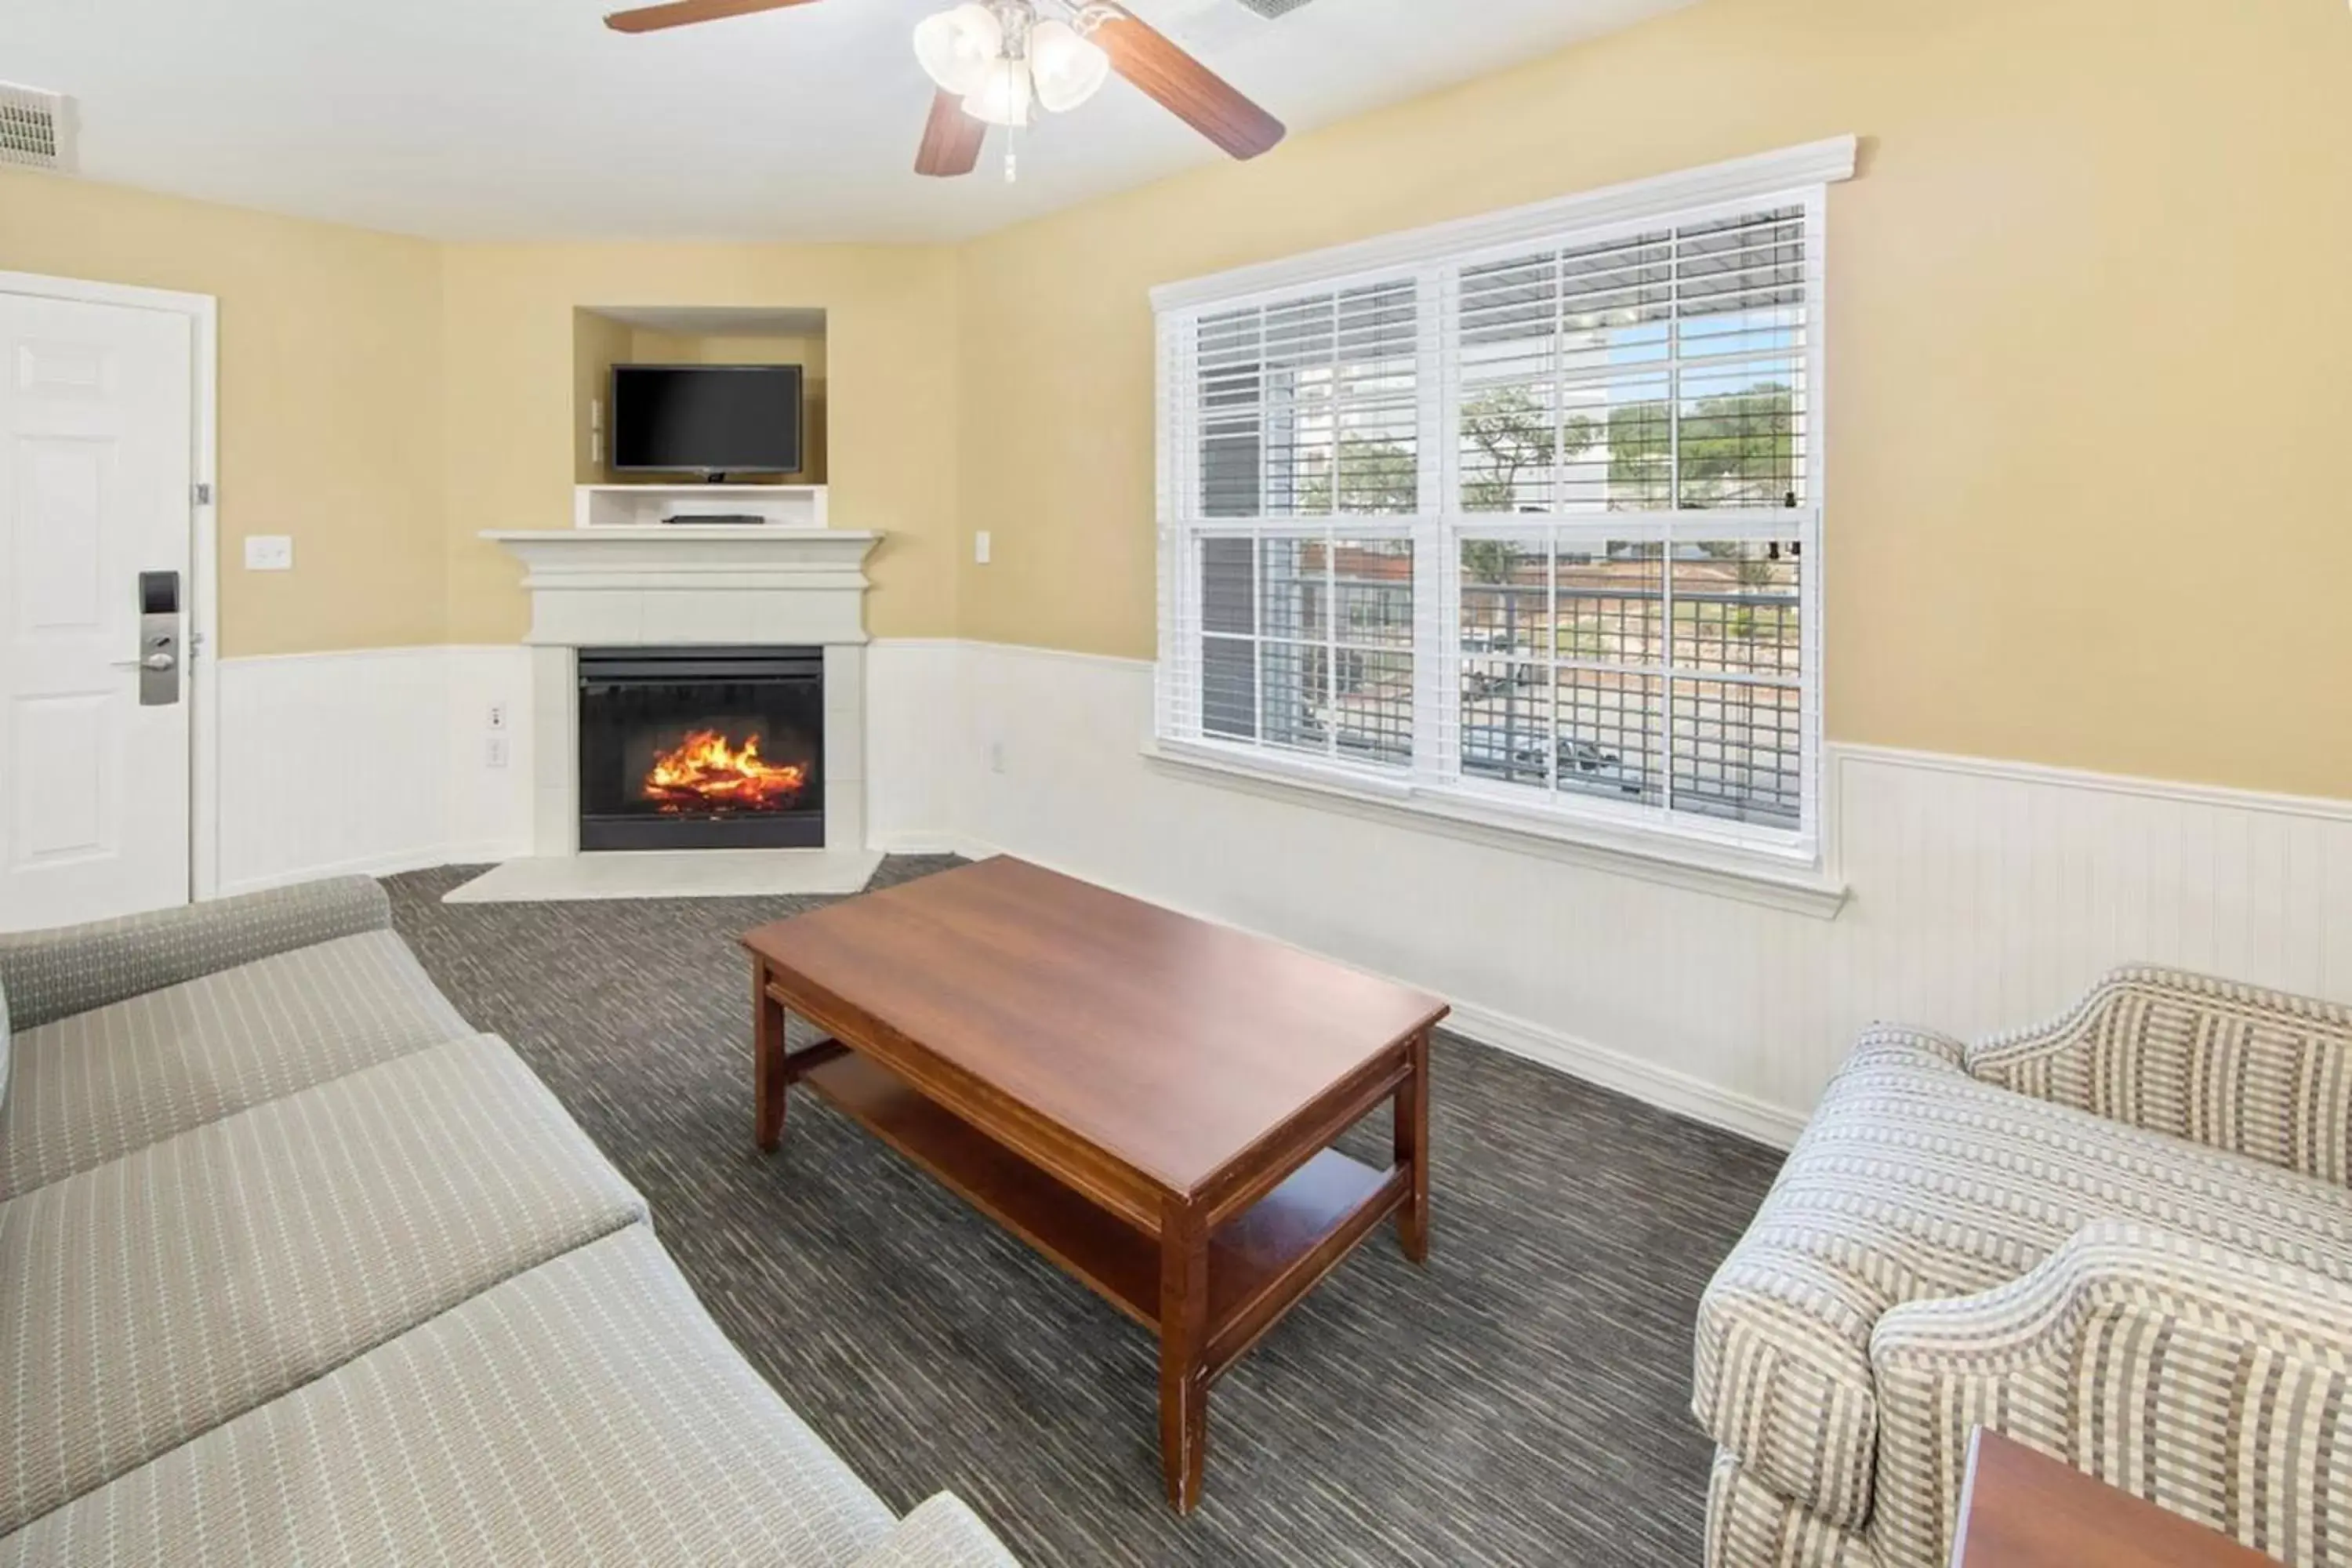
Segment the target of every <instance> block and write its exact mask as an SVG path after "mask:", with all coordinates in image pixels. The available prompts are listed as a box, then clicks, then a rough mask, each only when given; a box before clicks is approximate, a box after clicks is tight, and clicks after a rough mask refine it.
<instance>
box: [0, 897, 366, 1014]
mask: <svg viewBox="0 0 2352 1568" xmlns="http://www.w3.org/2000/svg"><path fill="white" fill-rule="evenodd" d="M391 924H392V900H391V899H390V898H388V897H387V896H386V895H385V893H384V890H383V889H382V888H381V887H379V886H377V885H376V883H375V882H374V881H373V880H372V879H369V878H366V877H337V878H333V879H329V880H326V881H321V882H305V883H301V884H299V885H298V886H296V887H291V888H274V889H269V890H268V891H267V892H259V893H246V894H242V895H240V896H238V897H236V898H233V899H222V900H217V901H215V902H213V903H208V904H191V905H188V906H187V907H186V908H184V909H176V910H157V911H156V912H155V913H153V914H145V915H127V916H125V917H123V918H122V919H120V920H110V921H91V922H90V923H89V924H88V925H78V926H59V927H57V928H55V929H54V930H50V931H26V932H24V933H22V934H20V935H16V936H0V993H5V994H6V996H7V1007H8V1015H9V1018H10V1021H11V1022H12V1024H13V1025H14V1026H16V1028H19V1029H29V1028H33V1027H35V1026H38V1025H41V1024H46V1023H48V1022H50V1021H51V1020H53V1019H57V1018H64V1017H69V1016H72V1015H74V1014H76V1013H87V1012H89V1010H90V1009H91V1008H93V1007H103V1006H105V1005H107V1004H108V1003H110V1002H120V1001H121V1000H122V999H123V998H125V997H127V996H137V995H139V994H142V993H144V992H149V991H157V990H161V989H162V988H163V987H164V986H166V985H177V984H180V983H181V982H183V981H187V980H194V979H195V978H197V977H198V976H199V975H205V974H210V973H214V972H215V971H216V970H222V969H230V968H234V967H235V966H236V965H237V964H240V963H252V962H253V961H254V960H255V959H257V958H267V957H268V956H269V955H270V954H272V953H276V952H289V951H291V950H292V949H294V948H298V947H309V946H311V945H313V944H314V943H317V942H331V941H332V940H334V939H335V938H336V937H340V936H352V935H355V934H356V933H358V932H360V931H381V930H383V929H385V928H387V927H389V926H390V925H391Z"/></svg>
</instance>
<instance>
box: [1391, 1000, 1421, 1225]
mask: <svg viewBox="0 0 2352 1568" xmlns="http://www.w3.org/2000/svg"><path fill="white" fill-rule="evenodd" d="M1407 1049H1408V1053H1409V1056H1408V1059H1409V1061H1410V1063H1411V1065H1412V1071H1411V1072H1410V1073H1408V1074H1407V1075H1406V1077H1405V1080H1404V1083H1403V1085H1402V1087H1401V1088H1400V1089H1398V1090H1397V1097H1396V1163H1397V1166H1398V1168H1399V1169H1400V1170H1402V1171H1405V1172H1408V1173H1410V1179H1411V1181H1412V1186H1411V1187H1410V1188H1408V1189H1407V1193H1406V1196H1405V1200H1404V1206H1403V1207H1402V1208H1400V1209H1399V1210H1397V1241H1398V1242H1399V1243H1400V1244H1401V1245H1402V1247H1403V1248H1404V1255H1405V1257H1406V1258H1409V1259H1410V1260H1412V1262H1414V1263H1426V1262H1427V1261H1429V1032H1428V1031H1427V1030H1426V1029H1424V1030H1423V1031H1422V1032H1421V1033H1420V1034H1419V1035H1416V1036H1415V1037H1413V1042H1412V1046H1410V1047H1407Z"/></svg>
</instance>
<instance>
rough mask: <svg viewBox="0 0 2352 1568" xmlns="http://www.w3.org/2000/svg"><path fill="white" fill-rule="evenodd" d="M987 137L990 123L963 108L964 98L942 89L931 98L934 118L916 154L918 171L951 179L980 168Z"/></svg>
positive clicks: (925, 128)
mask: <svg viewBox="0 0 2352 1568" xmlns="http://www.w3.org/2000/svg"><path fill="white" fill-rule="evenodd" d="M987 139H988V124H987V122H986V121H980V120H974V119H973V118H972V117H971V115H969V114H966V113H965V112H964V111H963V101H962V100H961V99H959V98H957V97H956V95H955V94H954V93H951V92H945V91H942V92H941V93H940V94H939V95H938V96H937V97H935V98H933V99H932V100H931V118H930V121H929V123H928V124H926V125H925V126H924V127H923V145H922V150H921V151H919V152H918V153H916V154H915V173H917V174H929V175H931V176H932V177H933V178H935V179H942V180H950V179H953V178H954V177H955V176H957V175H958V174H971V172H972V171H973V170H974V169H976V168H978V167H980V144H981V143H982V142H984V141H986V140H987Z"/></svg>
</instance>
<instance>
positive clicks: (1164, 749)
mask: <svg viewBox="0 0 2352 1568" xmlns="http://www.w3.org/2000/svg"><path fill="white" fill-rule="evenodd" d="M1143 754H1144V757H1145V759H1146V760H1147V761H1148V762H1149V763H1150V764H1151V765H1152V766H1153V767H1155V768H1159V769H1161V770H1163V771H1165V772H1168V773H1173V774H1181V775H1182V776H1185V777H1190V778H1192V779H1195V780H1198V781H1200V782H1202V783H1206V784H1215V785H1218V786H1220V787H1223V788H1228V789H1237V790H1241V791H1244V793H1247V794H1252V795H1266V796H1269V797H1272V798H1275V799H1286V800H1291V801H1294V802H1296V801H1297V800H1298V799H1299V797H1301V796H1306V797H1309V798H1311V799H1312V800H1314V801H1315V802H1316V803H1318V804H1319V805H1325V806H1327V807H1329V808H1330V809H1333V810H1338V811H1344V812H1347V813H1349V815H1351V816H1361V817H1365V818H1367V819H1369V820H1371V821H1375V822H1386V823H1390V824H1392V825H1394V826H1402V827H1409V828H1413V829H1415V830H1418V831H1421V832H1426V833H1442V834H1444V835H1446V836H1448V837H1454V838H1460V839H1464V840H1465V841H1467V842H1470V843H1474V844H1485V845H1488V846H1490V847H1496V848H1502V849H1509V850H1514V851H1517V852H1520V853H1529V852H1532V853H1536V854H1540V855H1545V856H1549V857H1550V858H1553V859H1556V860H1562V861H1566V862H1568V863H1570V864H1572V865H1579V866H1589V867H1591V868H1594V869H1596V870H1601V871H1608V872H1612V873H1614V874H1616V875H1618V876H1624V877H1638V878H1640V879H1643V880H1644V881H1650V882H1658V883H1663V884H1664V885H1665V886H1668V887H1674V888H1686V889H1692V890H1694V891H1697V892H1703V893H1714V894H1717V895H1718V896H1721V897H1724V898H1732V899H1738V900H1743V901H1745V902H1748V903H1752V904H1761V905H1763V906H1765V907H1767V908H1769V909H1777V910H1789V911H1790V912H1793V913H1796V914H1801V915H1809V916H1811V917H1812V918H1813V919H1815V920H1824V921H1827V920H1835V919H1836V918H1837V915H1838V911H1839V910H1842V909H1843V908H1844V907H1845V900H1846V897H1847V889H1846V887H1845V884H1844V883H1843V882H1842V881H1840V880H1838V879H1836V878H1834V877H1832V876H1829V875H1826V874H1825V873H1823V872H1822V871H1821V870H1819V869H1817V868H1814V867H1813V866H1811V864H1808V863H1805V862H1802V861H1799V860H1797V859H1795V858H1788V859H1786V860H1783V859H1781V858H1779V857H1775V856H1773V855H1771V854H1769V852H1764V851H1744V850H1739V849H1728V848H1724V847H1717V846H1715V845H1709V844H1705V843H1700V842H1690V843H1685V842H1681V841H1678V840H1676V839H1675V838H1672V837H1667V836H1664V835H1646V834H1638V833H1627V832H1622V831H1618V830H1614V829H1612V828H1609V827H1606V826H1598V825H1588V824H1585V823H1581V822H1574V821H1569V820H1565V819H1554V818H1540V817H1537V816H1532V815H1530V814H1527V813H1520V812H1512V811H1508V810H1505V809H1501V808H1498V807H1493V806H1489V805H1486V804H1484V803H1482V802H1479V801H1475V800H1471V799H1466V798H1464V797H1461V796H1458V795H1437V794H1433V793H1432V792H1430V791H1427V790H1420V789H1416V788H1414V787H1413V786H1412V784H1411V783H1409V782H1407V781H1405V780H1402V779H1399V780H1395V781H1392V782H1391V781H1382V780H1374V779H1366V778H1363V777H1360V776H1359V775H1357V774H1354V773H1345V772H1342V771H1340V770H1339V769H1335V768H1323V767H1318V766H1316V765H1315V764H1314V763H1310V762H1301V763H1281V762H1273V761H1262V760H1260V759H1258V758H1255V757H1250V756H1245V755H1242V754H1238V753H1236V752H1231V751H1227V750H1226V749H1224V748H1223V747H1219V746H1212V745H1201V744H1197V743H1192V742H1182V741H1171V740H1158V741H1151V742H1146V743H1145V745H1144V747H1143Z"/></svg>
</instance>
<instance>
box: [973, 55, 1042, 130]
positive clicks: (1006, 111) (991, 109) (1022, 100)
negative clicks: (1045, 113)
mask: <svg viewBox="0 0 2352 1568" xmlns="http://www.w3.org/2000/svg"><path fill="white" fill-rule="evenodd" d="M1035 99H1036V95H1035V92H1034V88H1033V85H1032V83H1031V81H1030V79H1029V62H1027V61H1026V60H1011V59H1007V60H998V61H996V62H994V63H993V64H992V65H991V66H990V67H989V68H988V69H987V70H986V71H985V72H983V73H982V77H981V81H980V85H979V86H978V87H976V88H974V89H972V90H971V93H970V94H969V95H967V96H966V97H965V99H964V100H963V111H964V112H965V113H966V114H969V115H971V117H972V118H973V119H974V120H978V121H983V122H985V123H987V124H990V125H1026V124H1028V123H1029V119H1030V108H1031V106H1032V104H1034V102H1035Z"/></svg>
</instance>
